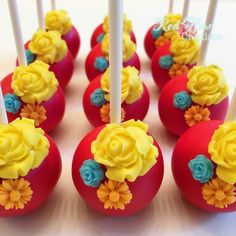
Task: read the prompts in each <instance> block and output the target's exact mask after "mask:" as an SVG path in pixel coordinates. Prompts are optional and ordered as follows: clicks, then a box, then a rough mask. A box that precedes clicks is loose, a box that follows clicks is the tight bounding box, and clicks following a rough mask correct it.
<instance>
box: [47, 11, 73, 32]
mask: <svg viewBox="0 0 236 236" xmlns="http://www.w3.org/2000/svg"><path fill="white" fill-rule="evenodd" d="M45 26H46V29H47V30H48V31H51V30H53V31H57V32H59V33H60V34H61V35H65V34H67V33H68V32H69V31H70V29H71V27H72V24H71V20H70V17H69V16H68V14H67V12H66V11H64V10H57V11H50V12H48V13H47V14H46V17H45Z"/></svg>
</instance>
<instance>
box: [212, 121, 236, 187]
mask: <svg viewBox="0 0 236 236" xmlns="http://www.w3.org/2000/svg"><path fill="white" fill-rule="evenodd" d="M208 152H209V154H210V155H211V159H212V161H213V162H215V163H216V164H217V167H216V175H217V176H218V177H219V178H220V179H222V180H223V181H225V182H227V183H229V184H235V183H236V122H226V123H224V124H223V125H220V126H219V128H218V129H217V130H215V132H214V134H213V136H212V138H211V142H210V144H209V146H208Z"/></svg>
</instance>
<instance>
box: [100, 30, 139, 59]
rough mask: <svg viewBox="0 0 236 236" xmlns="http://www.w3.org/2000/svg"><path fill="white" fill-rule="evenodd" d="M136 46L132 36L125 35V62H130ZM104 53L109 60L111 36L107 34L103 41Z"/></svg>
mask: <svg viewBox="0 0 236 236" xmlns="http://www.w3.org/2000/svg"><path fill="white" fill-rule="evenodd" d="M135 50H136V45H135V43H134V42H133V41H132V40H131V38H130V35H129V34H126V33H124V34H123V62H126V61H128V60H130V59H131V58H132V57H133V56H134V53H135ZM102 52H103V54H104V55H105V57H106V59H107V60H109V34H106V35H105V36H104V38H103V40H102Z"/></svg>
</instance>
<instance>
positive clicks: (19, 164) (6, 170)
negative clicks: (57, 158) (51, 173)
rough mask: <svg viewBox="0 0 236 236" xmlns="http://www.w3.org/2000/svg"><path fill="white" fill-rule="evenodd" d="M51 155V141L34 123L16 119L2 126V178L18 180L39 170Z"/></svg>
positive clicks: (0, 147) (0, 151)
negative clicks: (49, 154) (31, 171)
mask: <svg viewBox="0 0 236 236" xmlns="http://www.w3.org/2000/svg"><path fill="white" fill-rule="evenodd" d="M48 153H49V141H48V139H47V138H46V137H45V136H44V131H43V130H42V129H36V128H35V126H34V121H33V120H30V119H26V118H23V119H22V120H21V119H19V118H18V119H16V120H14V121H13V122H11V123H9V124H7V125H0V178H3V179H16V178H18V177H20V176H26V175H27V174H28V172H29V171H30V170H31V169H35V168H37V167H38V166H39V165H40V164H41V163H42V162H43V160H44V159H45V158H46V157H47V155H48Z"/></svg>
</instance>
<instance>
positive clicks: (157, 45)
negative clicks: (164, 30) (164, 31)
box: [155, 35, 169, 47]
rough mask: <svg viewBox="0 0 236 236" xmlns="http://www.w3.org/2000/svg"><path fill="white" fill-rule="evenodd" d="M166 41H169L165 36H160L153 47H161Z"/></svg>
mask: <svg viewBox="0 0 236 236" xmlns="http://www.w3.org/2000/svg"><path fill="white" fill-rule="evenodd" d="M168 40H169V39H168V38H166V37H165V36H163V35H162V36H160V37H159V38H157V39H156V41H155V46H156V47H161V46H162V45H164V43H165V42H167V41H168Z"/></svg>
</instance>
